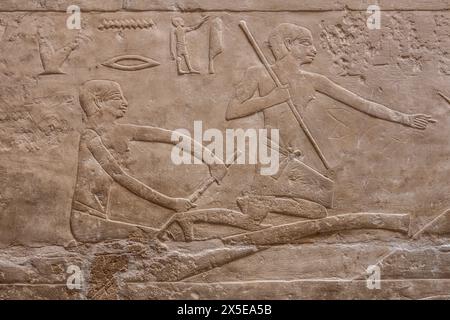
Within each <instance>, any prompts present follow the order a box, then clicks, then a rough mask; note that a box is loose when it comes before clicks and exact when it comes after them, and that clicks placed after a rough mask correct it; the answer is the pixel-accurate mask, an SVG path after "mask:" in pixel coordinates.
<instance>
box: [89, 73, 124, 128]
mask: <svg viewBox="0 0 450 320" xmlns="http://www.w3.org/2000/svg"><path fill="white" fill-rule="evenodd" d="M80 105H81V107H82V108H83V110H84V112H85V113H86V115H87V117H88V118H90V117H92V116H94V115H98V116H100V117H101V116H106V117H107V118H109V119H110V118H113V119H118V118H121V117H123V115H124V114H125V112H126V111H127V108H128V102H127V100H126V99H125V97H124V96H123V93H122V89H121V88H120V85H119V84H118V83H117V82H114V81H110V80H90V81H87V82H85V83H84V84H83V85H82V86H81V88H80Z"/></svg>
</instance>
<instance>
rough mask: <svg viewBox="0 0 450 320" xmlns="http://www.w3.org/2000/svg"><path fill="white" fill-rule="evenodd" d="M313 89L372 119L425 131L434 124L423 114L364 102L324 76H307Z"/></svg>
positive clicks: (364, 100) (429, 117) (367, 101)
mask: <svg viewBox="0 0 450 320" xmlns="http://www.w3.org/2000/svg"><path fill="white" fill-rule="evenodd" d="M309 75H310V77H311V82H312V84H313V86H314V88H315V89H316V90H317V91H318V92H320V93H323V94H325V95H327V96H329V97H331V98H333V99H336V100H338V101H340V102H342V103H345V104H346V105H348V106H350V107H352V108H354V109H356V110H358V111H360V112H363V113H366V114H368V115H370V116H372V117H375V118H379V119H383V120H387V121H391V122H396V123H401V124H404V125H407V126H409V127H413V128H416V129H421V130H425V129H426V128H427V125H428V124H429V123H434V122H436V120H433V119H432V118H431V116H429V115H425V114H406V113H402V112H399V111H395V110H392V109H390V108H388V107H386V106H384V105H382V104H379V103H376V102H373V101H369V100H366V99H364V98H362V97H360V96H358V95H357V94H355V93H353V92H351V91H349V90H347V89H345V88H343V87H341V86H339V85H337V84H335V83H334V82H333V81H331V80H330V79H328V78H327V77H325V76H322V75H318V74H312V73H310V74H309Z"/></svg>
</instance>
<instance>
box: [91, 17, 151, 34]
mask: <svg viewBox="0 0 450 320" xmlns="http://www.w3.org/2000/svg"><path fill="white" fill-rule="evenodd" d="M154 26H155V23H154V22H153V20H152V19H103V21H102V23H101V24H100V25H99V26H98V29H99V30H101V31H103V30H137V29H151V28H153V27H154Z"/></svg>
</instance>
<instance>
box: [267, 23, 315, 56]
mask: <svg viewBox="0 0 450 320" xmlns="http://www.w3.org/2000/svg"><path fill="white" fill-rule="evenodd" d="M287 39H290V40H291V41H294V40H296V39H301V40H303V39H312V35H311V32H310V31H309V30H308V29H306V28H304V27H300V26H298V25H296V24H292V23H282V24H280V25H278V26H277V27H276V28H275V29H273V30H272V32H271V33H270V35H269V47H270V49H271V50H272V53H273V55H274V56H275V59H276V60H279V59H281V58H283V57H284V56H286V55H287V53H288V50H287V48H286V44H285V41H286V40H287Z"/></svg>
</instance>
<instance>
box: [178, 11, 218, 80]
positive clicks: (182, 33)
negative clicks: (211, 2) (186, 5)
mask: <svg viewBox="0 0 450 320" xmlns="http://www.w3.org/2000/svg"><path fill="white" fill-rule="evenodd" d="M208 19H209V17H208V16H206V17H204V18H203V19H202V21H200V23H198V24H196V25H194V26H189V27H186V26H185V25H184V20H183V18H181V17H175V18H173V19H172V25H173V30H172V32H171V33H170V54H171V57H172V59H173V60H176V62H177V70H178V73H179V74H188V73H200V72H199V71H197V70H194V68H193V67H192V65H191V60H190V56H189V52H188V49H187V43H186V34H187V33H188V32H191V31H194V30H197V29H198V28H200V27H201V26H202V25H203V24H204V23H205V22H206V20H208ZM183 63H184V64H185V65H186V67H187V71H186V70H183V68H182V65H183Z"/></svg>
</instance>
